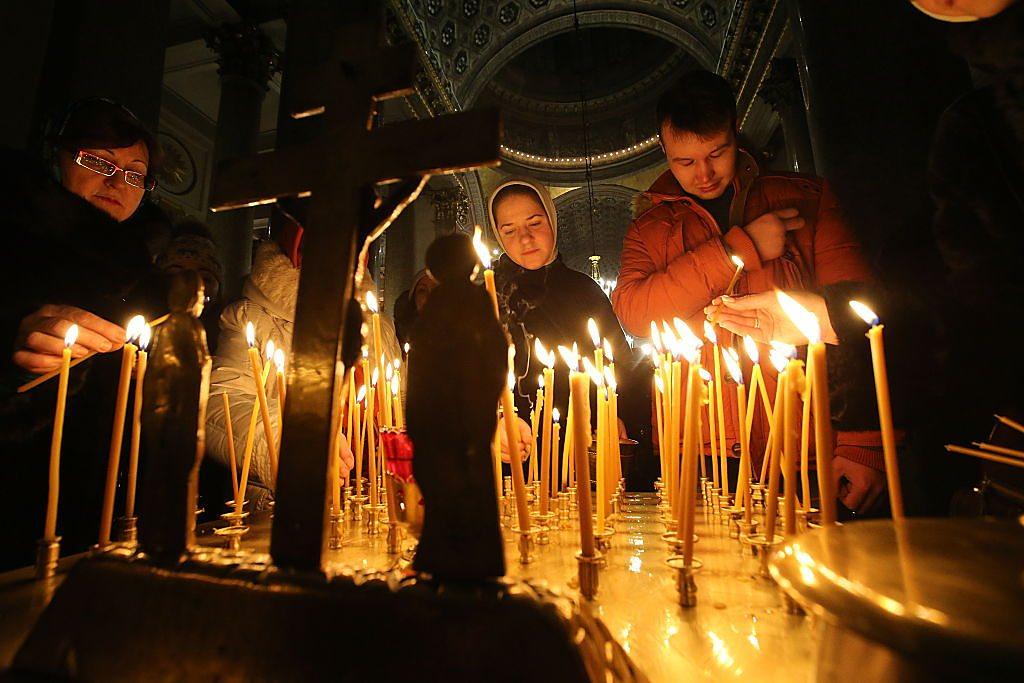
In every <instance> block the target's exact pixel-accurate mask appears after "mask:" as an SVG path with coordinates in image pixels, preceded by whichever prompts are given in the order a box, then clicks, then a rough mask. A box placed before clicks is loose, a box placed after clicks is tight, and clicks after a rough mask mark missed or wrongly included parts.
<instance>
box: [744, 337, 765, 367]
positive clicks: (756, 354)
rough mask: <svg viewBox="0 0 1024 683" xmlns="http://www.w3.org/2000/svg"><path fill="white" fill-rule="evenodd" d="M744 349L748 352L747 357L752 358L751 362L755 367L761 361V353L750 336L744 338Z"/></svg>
mask: <svg viewBox="0 0 1024 683" xmlns="http://www.w3.org/2000/svg"><path fill="white" fill-rule="evenodd" d="M743 348H744V349H745V350H746V352H747V355H748V356H749V357H750V362H751V363H754V364H755V365H756V364H757V363H758V362H760V360H761V352H760V351H758V349H757V342H755V341H754V338H753V337H751V336H750V335H749V334H748V335H747V336H745V337H743Z"/></svg>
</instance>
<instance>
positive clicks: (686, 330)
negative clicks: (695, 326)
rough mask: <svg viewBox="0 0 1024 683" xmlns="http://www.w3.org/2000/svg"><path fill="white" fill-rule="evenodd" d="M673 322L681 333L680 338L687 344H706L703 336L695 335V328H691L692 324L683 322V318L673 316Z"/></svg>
mask: <svg viewBox="0 0 1024 683" xmlns="http://www.w3.org/2000/svg"><path fill="white" fill-rule="evenodd" d="M672 324H673V325H675V328H676V332H677V333H678V334H679V338H680V339H681V340H682V342H683V343H684V344H686V345H687V346H694V347H697V348H700V347H701V346H703V345H704V342H703V341H702V340H701V338H700V337H698V336H697V335H695V334H694V333H693V330H691V329H690V326H689V325H687V324H686V323H685V322H683V321H682V320H681V319H679V318H673V319H672Z"/></svg>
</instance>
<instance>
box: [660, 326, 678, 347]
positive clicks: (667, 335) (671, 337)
mask: <svg viewBox="0 0 1024 683" xmlns="http://www.w3.org/2000/svg"><path fill="white" fill-rule="evenodd" d="M662 324H663V325H664V328H663V329H662V330H661V343H662V344H664V345H665V348H666V349H667V350H668V351H671V352H675V347H676V345H677V344H678V343H679V339H678V338H677V337H676V335H675V333H674V332H673V331H672V328H671V327H669V326H668V323H662Z"/></svg>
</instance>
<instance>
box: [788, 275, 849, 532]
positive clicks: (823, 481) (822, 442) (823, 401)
mask: <svg viewBox="0 0 1024 683" xmlns="http://www.w3.org/2000/svg"><path fill="white" fill-rule="evenodd" d="M775 295H776V297H777V298H778V300H779V305H780V306H782V310H784V311H785V312H786V315H788V316H789V317H790V319H792V321H793V324H795V325H796V326H797V328H798V329H799V330H800V333H801V334H803V335H804V336H805V337H807V341H808V342H809V345H808V347H807V362H808V364H810V365H813V366H814V373H813V374H814V377H813V381H814V384H813V386H812V387H811V400H812V401H813V406H812V407H813V410H814V450H815V457H816V460H817V465H818V488H819V493H820V495H821V524H822V526H832V525H834V524H835V523H836V494H835V490H834V489H833V482H832V447H833V444H832V409H831V407H830V406H829V394H828V362H827V360H826V358H825V343H824V342H823V341H822V340H821V325H820V324H819V323H818V319H817V318H816V317H815V316H814V314H813V313H811V312H810V311H808V310H807V309H806V308H804V307H803V306H801V305H800V304H799V303H797V302H796V301H795V300H794V299H793V298H792V297H791V296H789V295H788V294H786V293H785V292H782V291H779V292H776V293H775Z"/></svg>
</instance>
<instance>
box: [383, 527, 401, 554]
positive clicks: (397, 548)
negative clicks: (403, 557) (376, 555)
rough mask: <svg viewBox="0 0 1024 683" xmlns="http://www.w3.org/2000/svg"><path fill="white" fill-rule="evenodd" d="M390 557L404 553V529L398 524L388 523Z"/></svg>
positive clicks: (388, 551)
mask: <svg viewBox="0 0 1024 683" xmlns="http://www.w3.org/2000/svg"><path fill="white" fill-rule="evenodd" d="M387 547H388V550H387V553H388V555H398V554H399V553H401V552H402V527H401V526H399V524H398V522H388V546H387Z"/></svg>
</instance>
